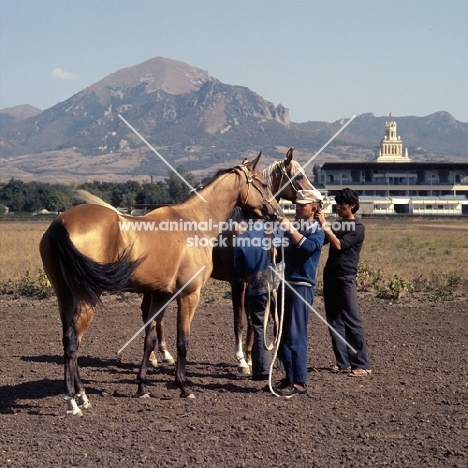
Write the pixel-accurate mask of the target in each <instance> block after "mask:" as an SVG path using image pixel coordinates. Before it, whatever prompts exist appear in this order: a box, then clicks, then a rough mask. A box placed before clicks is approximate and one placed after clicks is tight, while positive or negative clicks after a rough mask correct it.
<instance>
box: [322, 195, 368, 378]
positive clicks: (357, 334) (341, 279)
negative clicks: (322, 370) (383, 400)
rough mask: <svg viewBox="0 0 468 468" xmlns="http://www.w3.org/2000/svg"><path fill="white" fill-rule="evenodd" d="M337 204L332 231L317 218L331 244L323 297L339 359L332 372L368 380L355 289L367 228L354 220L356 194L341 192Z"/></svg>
mask: <svg viewBox="0 0 468 468" xmlns="http://www.w3.org/2000/svg"><path fill="white" fill-rule="evenodd" d="M335 200H336V212H337V214H338V216H340V218H341V219H340V221H334V222H333V229H331V228H330V225H329V223H328V222H327V221H326V219H325V216H324V214H323V212H321V213H317V214H316V215H315V218H316V219H317V221H318V222H319V223H320V226H321V227H322V229H323V230H324V232H325V236H326V241H325V242H328V243H329V244H330V250H329V255H328V260H327V262H326V264H325V268H324V271H323V297H324V302H325V312H326V316H327V322H328V324H329V325H330V326H331V327H332V328H331V329H330V335H331V340H332V346H333V351H334V354H335V359H336V363H335V364H334V365H333V366H332V371H334V372H344V373H349V375H350V376H351V377H365V376H368V375H370V374H371V372H372V371H371V366H370V362H369V357H368V355H367V344H366V337H365V334H364V328H363V325H362V320H361V317H360V315H359V311H358V298H357V288H356V274H357V270H358V264H359V254H360V252H361V248H362V245H363V243H364V235H365V228H364V225H363V224H362V223H361V222H359V221H358V220H356V219H355V217H354V214H355V213H356V211H357V210H358V209H359V197H358V195H357V193H356V192H354V191H353V190H351V189H349V188H345V189H343V190H339V191H338V192H337V194H336V196H335ZM336 333H338V334H339V335H340V336H341V339H340V337H338V336H337V335H336ZM354 351H356V352H354Z"/></svg>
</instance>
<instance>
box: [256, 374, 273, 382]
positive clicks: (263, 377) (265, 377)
mask: <svg viewBox="0 0 468 468" xmlns="http://www.w3.org/2000/svg"><path fill="white" fill-rule="evenodd" d="M269 378H270V375H269V374H262V375H254V376H253V377H252V380H253V381H254V382H264V381H265V380H268V379H269Z"/></svg>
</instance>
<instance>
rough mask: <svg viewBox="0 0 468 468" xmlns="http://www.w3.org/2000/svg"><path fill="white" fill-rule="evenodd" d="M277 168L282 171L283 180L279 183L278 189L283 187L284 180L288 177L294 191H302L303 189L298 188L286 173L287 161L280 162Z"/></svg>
mask: <svg viewBox="0 0 468 468" xmlns="http://www.w3.org/2000/svg"><path fill="white" fill-rule="evenodd" d="M276 167H277V168H279V170H280V171H281V179H280V181H279V184H278V187H282V186H283V184H282V182H283V179H284V178H285V177H286V178H287V179H288V182H289V183H290V184H291V187H292V189H293V190H294V191H295V192H296V193H297V192H298V191H299V190H301V188H296V187H295V186H294V179H295V177H294V178H293V179H291V177H289V174H288V173H287V171H286V161H285V160H283V161H280V162H279V164H278V165H277V166H276Z"/></svg>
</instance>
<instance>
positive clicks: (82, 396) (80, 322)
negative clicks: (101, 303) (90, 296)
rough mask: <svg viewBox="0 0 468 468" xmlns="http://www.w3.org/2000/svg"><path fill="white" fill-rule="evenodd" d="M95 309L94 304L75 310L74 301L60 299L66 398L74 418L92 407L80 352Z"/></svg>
mask: <svg viewBox="0 0 468 468" xmlns="http://www.w3.org/2000/svg"><path fill="white" fill-rule="evenodd" d="M94 307H95V306H94V305H92V304H85V303H80V304H79V305H78V306H76V309H75V307H74V306H73V300H72V299H71V300H67V301H63V300H60V299H59V308H60V314H61V318H62V325H63V353H64V361H65V366H64V368H65V391H64V398H65V400H66V402H67V414H71V415H73V416H81V415H82V412H81V409H86V408H89V407H90V406H91V404H90V403H89V400H88V397H87V395H86V392H85V389H84V386H83V383H82V381H81V377H80V371H79V368H78V350H79V347H80V343H81V339H82V338H83V335H84V334H85V332H86V330H87V329H88V327H89V325H90V323H91V321H92V319H93V316H94ZM80 408H81V409H80Z"/></svg>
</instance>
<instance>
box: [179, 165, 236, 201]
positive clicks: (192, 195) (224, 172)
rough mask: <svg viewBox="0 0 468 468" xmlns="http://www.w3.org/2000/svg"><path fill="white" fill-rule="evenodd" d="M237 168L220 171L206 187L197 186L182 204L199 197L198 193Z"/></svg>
mask: <svg viewBox="0 0 468 468" xmlns="http://www.w3.org/2000/svg"><path fill="white" fill-rule="evenodd" d="M236 167H237V166H236ZM234 169H235V167H231V168H230V169H220V170H219V171H218V172H216V174H214V175H213V176H212V177H211V179H210V180H209V181H208V183H206V184H205V185H201V184H199V185H197V186H196V187H195V188H194V189H193V190H190V192H189V194H188V195H187V196H186V197H185V198H184V199H183V200H182V201H181V202H180V203H185V202H186V201H188V200H190V199H191V198H192V197H194V196H197V194H196V192H200V191H201V190H203V189H205V188H207V187H208V186H210V185H211V184H212V183H213V182H214V181H215V180H216V179H217V178H218V177H220V176H222V175H223V174H228V173H229V172H232V171H233V170H234Z"/></svg>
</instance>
